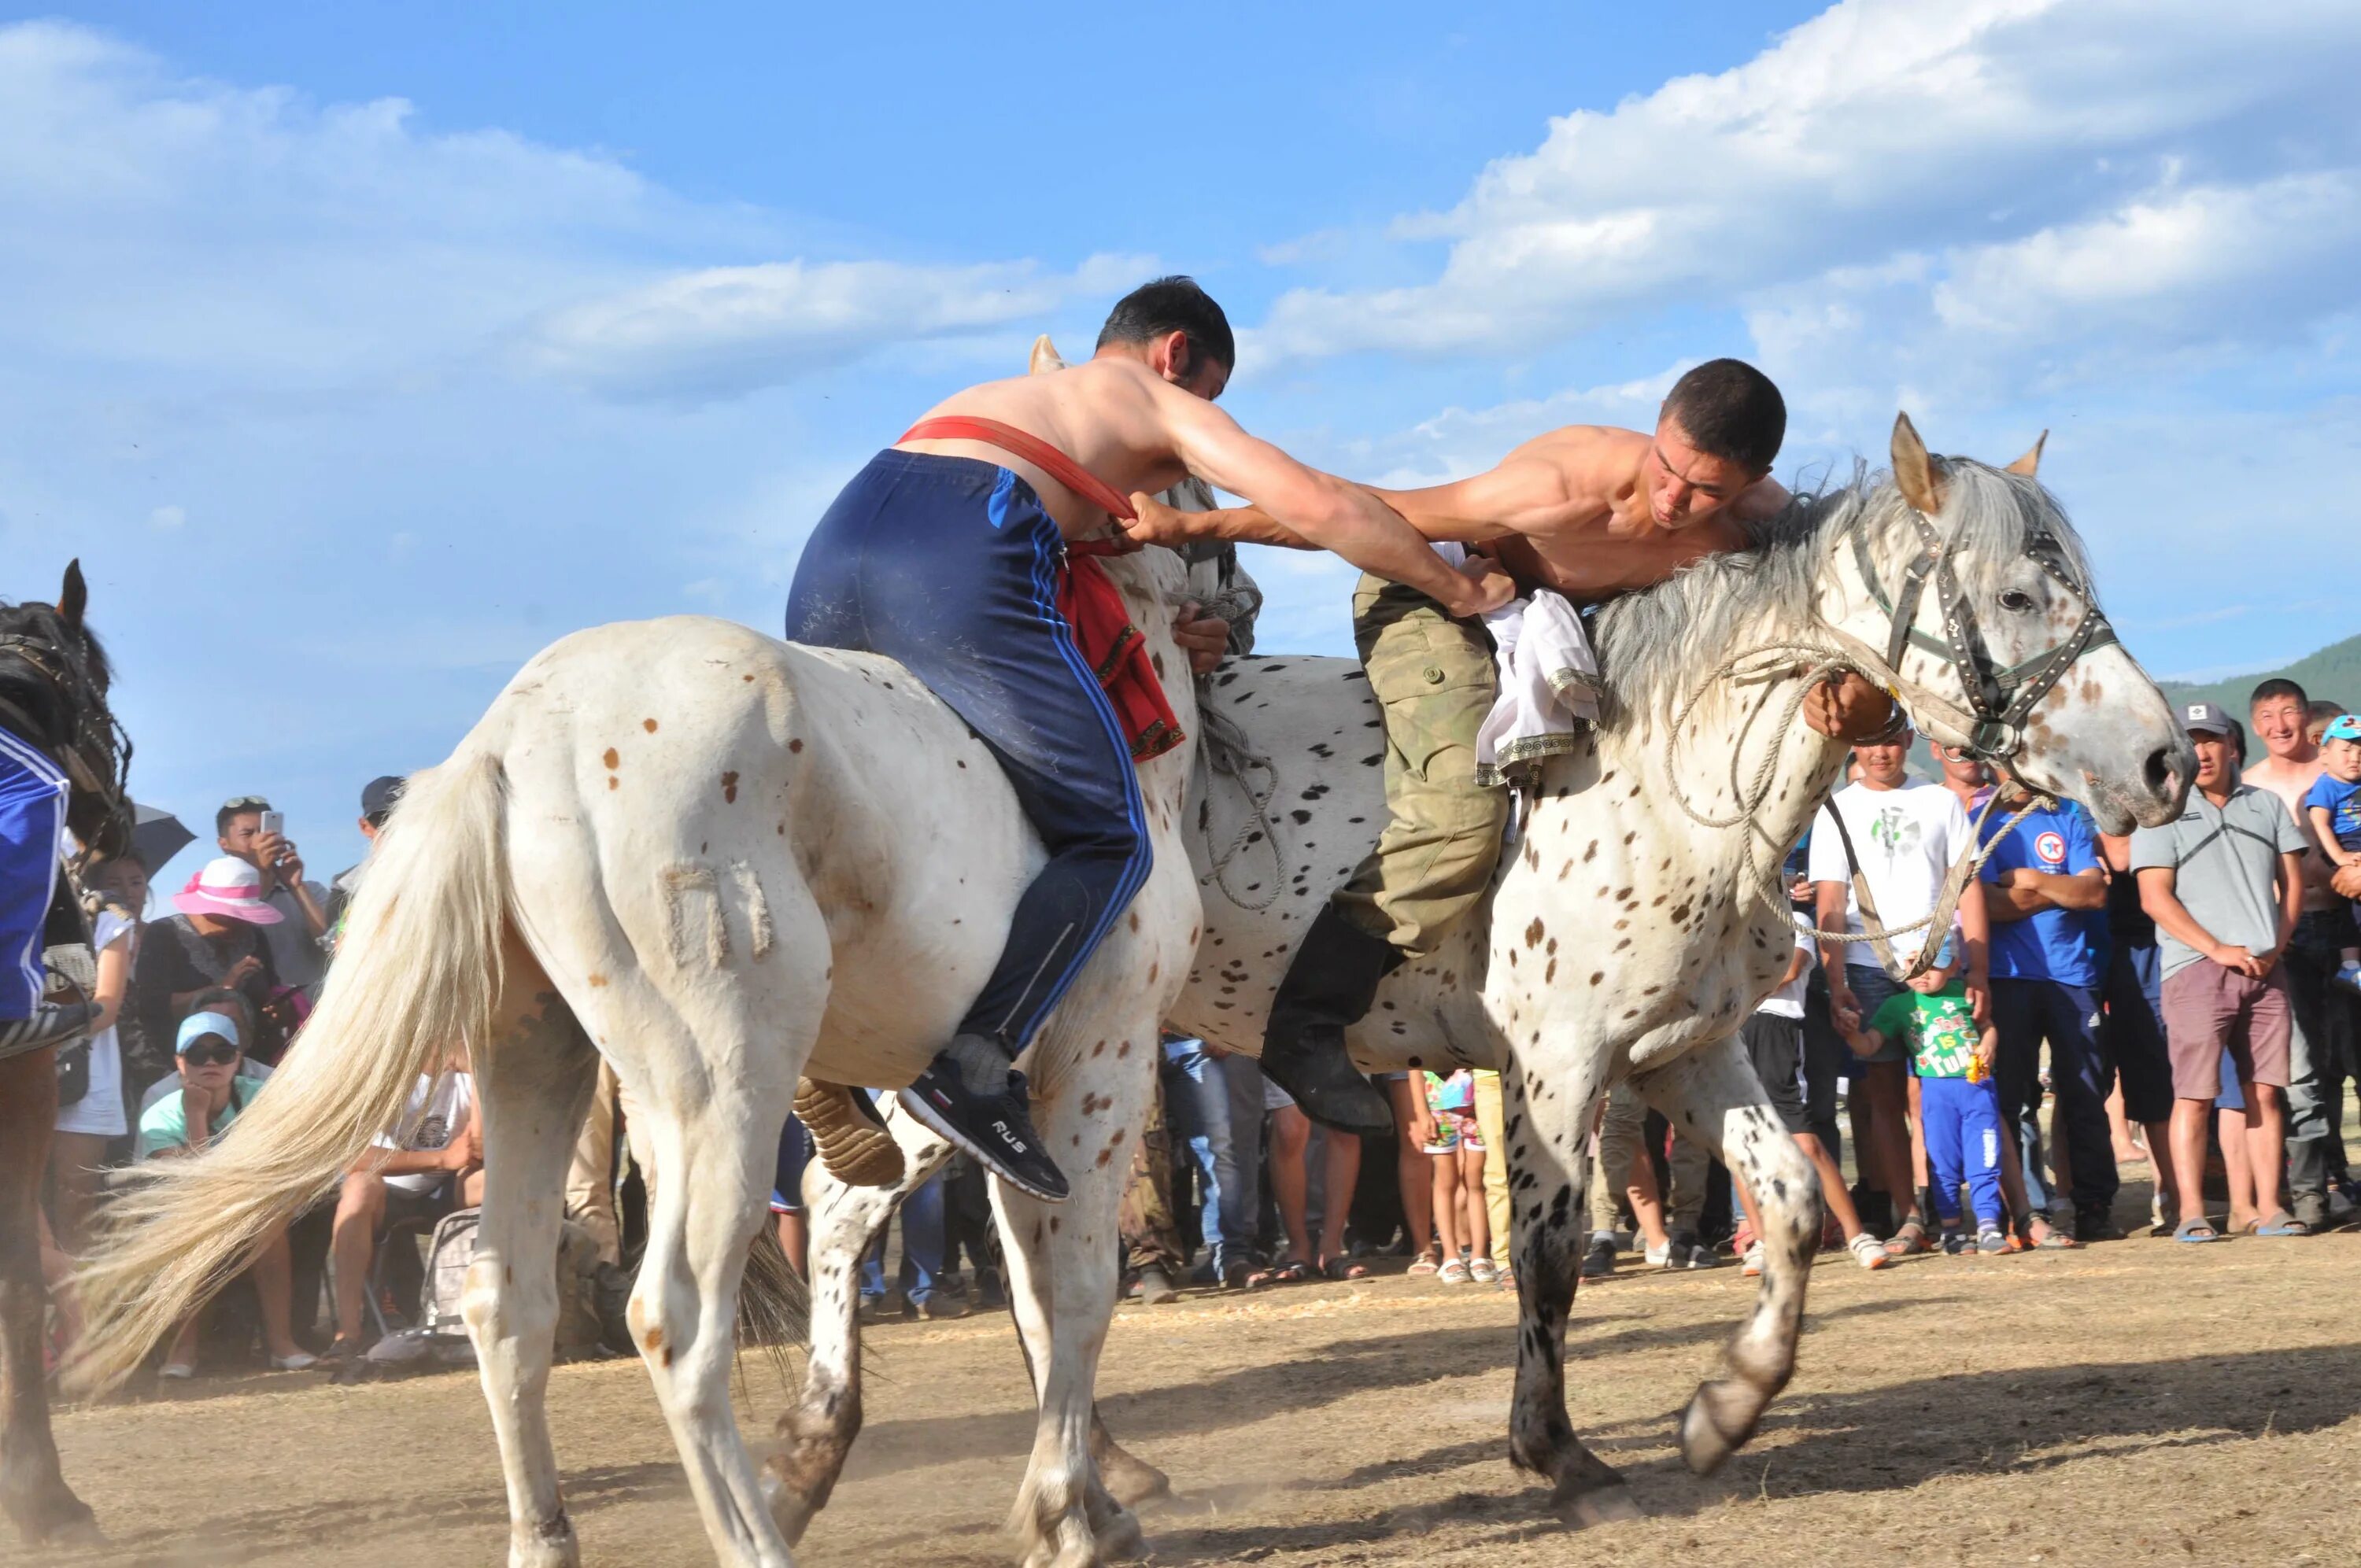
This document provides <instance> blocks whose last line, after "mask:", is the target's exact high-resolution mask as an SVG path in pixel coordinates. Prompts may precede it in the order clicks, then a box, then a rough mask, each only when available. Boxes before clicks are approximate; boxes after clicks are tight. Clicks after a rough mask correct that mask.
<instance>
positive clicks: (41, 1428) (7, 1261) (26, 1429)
mask: <svg viewBox="0 0 2361 1568" xmlns="http://www.w3.org/2000/svg"><path fill="white" fill-rule="evenodd" d="M57 1118H58V1069H57V1052H56V1051H55V1050H54V1049H49V1050H38V1051H32V1052H29V1053H27V1054H26V1055H24V1056H19V1057H15V1058H10V1059H9V1060H7V1061H5V1062H0V1406H5V1409H0V1512H5V1514H6V1515H7V1516H8V1519H9V1520H10V1522H11V1523H13V1524H15V1525H16V1529H17V1530H18V1531H19V1532H20V1533H22V1534H23V1536H24V1537H25V1539H26V1540H27V1541H53V1540H59V1539H71V1538H87V1539H90V1540H95V1539H97V1536H98V1529H97V1526H96V1525H95V1524H93V1522H92V1519H91V1512H90V1507H89V1505H88V1504H86V1503H84V1502H83V1501H82V1499H81V1498H80V1497H75V1496H74V1495H73V1491H72V1489H71V1487H69V1486H67V1485H66V1481H65V1475H64V1473H63V1472H62V1471H61V1470H60V1469H59V1467H58V1445H57V1440H56V1439H55V1437H54V1436H52V1435H51V1433H50V1431H49V1387H48V1383H47V1379H46V1377H45V1376H44V1374H43V1372H42V1370H41V1330H42V1323H43V1319H44V1316H45V1314H46V1312H47V1310H48V1307H49V1292H48V1291H47V1290H46V1289H45V1288H43V1287H42V1284H41V1243H40V1227H39V1225H38V1223H37V1221H36V1214H37V1212H38V1204H39V1202H40V1188H41V1170H42V1168H43V1167H44V1166H46V1165H47V1164H48V1163H49V1129H50V1128H51V1127H53V1126H54V1125H56V1124H57Z"/></svg>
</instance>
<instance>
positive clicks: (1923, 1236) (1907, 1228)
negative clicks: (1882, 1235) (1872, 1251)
mask: <svg viewBox="0 0 2361 1568" xmlns="http://www.w3.org/2000/svg"><path fill="white" fill-rule="evenodd" d="M1932 1250H1933V1249H1932V1248H1931V1247H1930V1246H1929V1245H1927V1227H1926V1226H1925V1225H1923V1224H1921V1223H1919V1222H1918V1221H1916V1220H1905V1221H1903V1222H1902V1228H1901V1229H1900V1230H1898V1231H1896V1232H1894V1236H1893V1239H1892V1240H1890V1241H1888V1242H1887V1243H1886V1244H1885V1255H1886V1256H1888V1257H1911V1256H1915V1255H1917V1254H1919V1253H1922V1252H1928V1251H1932Z"/></svg>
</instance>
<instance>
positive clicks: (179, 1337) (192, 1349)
mask: <svg viewBox="0 0 2361 1568" xmlns="http://www.w3.org/2000/svg"><path fill="white" fill-rule="evenodd" d="M203 1321H205V1314H204V1311H203V1309H200V1310H196V1311H193V1312H191V1313H190V1314H189V1319H188V1321H186V1322H184V1323H182V1324H181V1332H179V1333H176V1334H174V1335H173V1336H172V1348H171V1349H170V1351H169V1352H167V1353H166V1354H165V1356H164V1365H167V1366H185V1367H187V1368H189V1370H190V1371H192V1372H193V1371H195V1370H196V1365H197V1328H198V1325H200V1324H202V1323H203Z"/></svg>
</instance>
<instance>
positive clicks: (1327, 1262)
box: [1320, 1257, 1369, 1279]
mask: <svg viewBox="0 0 2361 1568" xmlns="http://www.w3.org/2000/svg"><path fill="white" fill-rule="evenodd" d="M1320 1277H1322V1278H1323V1279H1367V1277H1369V1270H1368V1266H1367V1265H1366V1264H1359V1263H1355V1262H1354V1261H1353V1260H1352V1259H1351V1258H1349V1257H1323V1258H1322V1259H1321V1260H1320Z"/></svg>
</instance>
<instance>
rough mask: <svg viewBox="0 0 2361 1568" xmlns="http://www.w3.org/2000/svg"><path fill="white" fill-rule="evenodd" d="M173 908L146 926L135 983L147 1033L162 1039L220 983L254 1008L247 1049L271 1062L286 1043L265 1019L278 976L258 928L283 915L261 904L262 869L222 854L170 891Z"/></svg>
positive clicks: (280, 1030) (281, 1032)
mask: <svg viewBox="0 0 2361 1568" xmlns="http://www.w3.org/2000/svg"><path fill="white" fill-rule="evenodd" d="M172 907H173V908H174V909H176V910H178V911H179V912H180V913H178V914H177V915H173V916H168V917H167V918H165V919H162V920H159V921H157V922H156V923H155V924H154V925H153V926H151V927H148V932H147V936H146V938H145V940H144V941H143V943H142V945H141V947H140V949H139V969H138V973H137V976H136V977H135V981H134V987H135V990H136V991H137V996H138V1002H139V1012H140V1017H141V1019H142V1020H143V1021H144V1022H145V1024H146V1026H147V1029H148V1037H149V1038H151V1039H160V1040H169V1039H171V1038H173V1037H174V1036H175V1035H176V1034H177V1032H178V1030H179V1029H180V1026H181V1019H183V1018H185V1017H187V1016H188V1015H189V1010H190V1008H191V1006H192V1004H193V1003H194V1002H195V1001H196V998H197V995H198V993H199V992H204V991H209V990H211V989H212V988H214V987H215V986H224V987H226V988H227V989H229V990H231V991H235V992H238V993H239V994H240V995H242V996H244V997H245V998H246V999H247V1003H249V1004H250V1005H251V1006H252V1008H253V1009H254V1013H255V1016H256V1027H255V1037H254V1039H253V1040H252V1041H250V1042H248V1044H247V1051H246V1054H247V1056H248V1057H250V1058H254V1059H255V1060H257V1061H259V1062H263V1063H265V1064H271V1063H275V1062H277V1061H278V1059H279V1053H280V1051H281V1050H283V1049H284V1048H285V1047H286V1044H287V1041H286V1035H285V1031H284V1029H283V1028H282V1027H280V1025H277V1024H275V1023H274V1022H273V1020H272V1019H271V1018H270V1016H269V1012H270V1010H271V1000H272V995H273V993H274V992H277V991H278V989H279V976H278V972H277V970H274V969H273V968H272V966H271V962H270V946H269V943H267V942H265V941H264V940H263V937H262V931H261V927H265V926H275V925H277V924H278V923H279V922H280V920H282V919H284V918H286V916H282V915H281V914H280V912H279V911H278V910H276V909H273V908H272V907H270V905H268V904H266V903H264V902H263V887H262V873H261V872H258V871H256V870H255V869H254V868H253V867H252V866H250V865H248V864H247V863H246V862H245V861H241V860H237V859H236V858H234V857H232V856H229V855H222V856H219V857H217V858H216V859H214V860H210V861H206V862H205V863H204V865H203V868H201V869H200V870H199V871H198V872H197V873H196V874H195V875H194V876H192V877H191V878H189V881H188V885H187V886H185V887H183V888H181V891H180V892H178V893H176V894H173V895H172Z"/></svg>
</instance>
